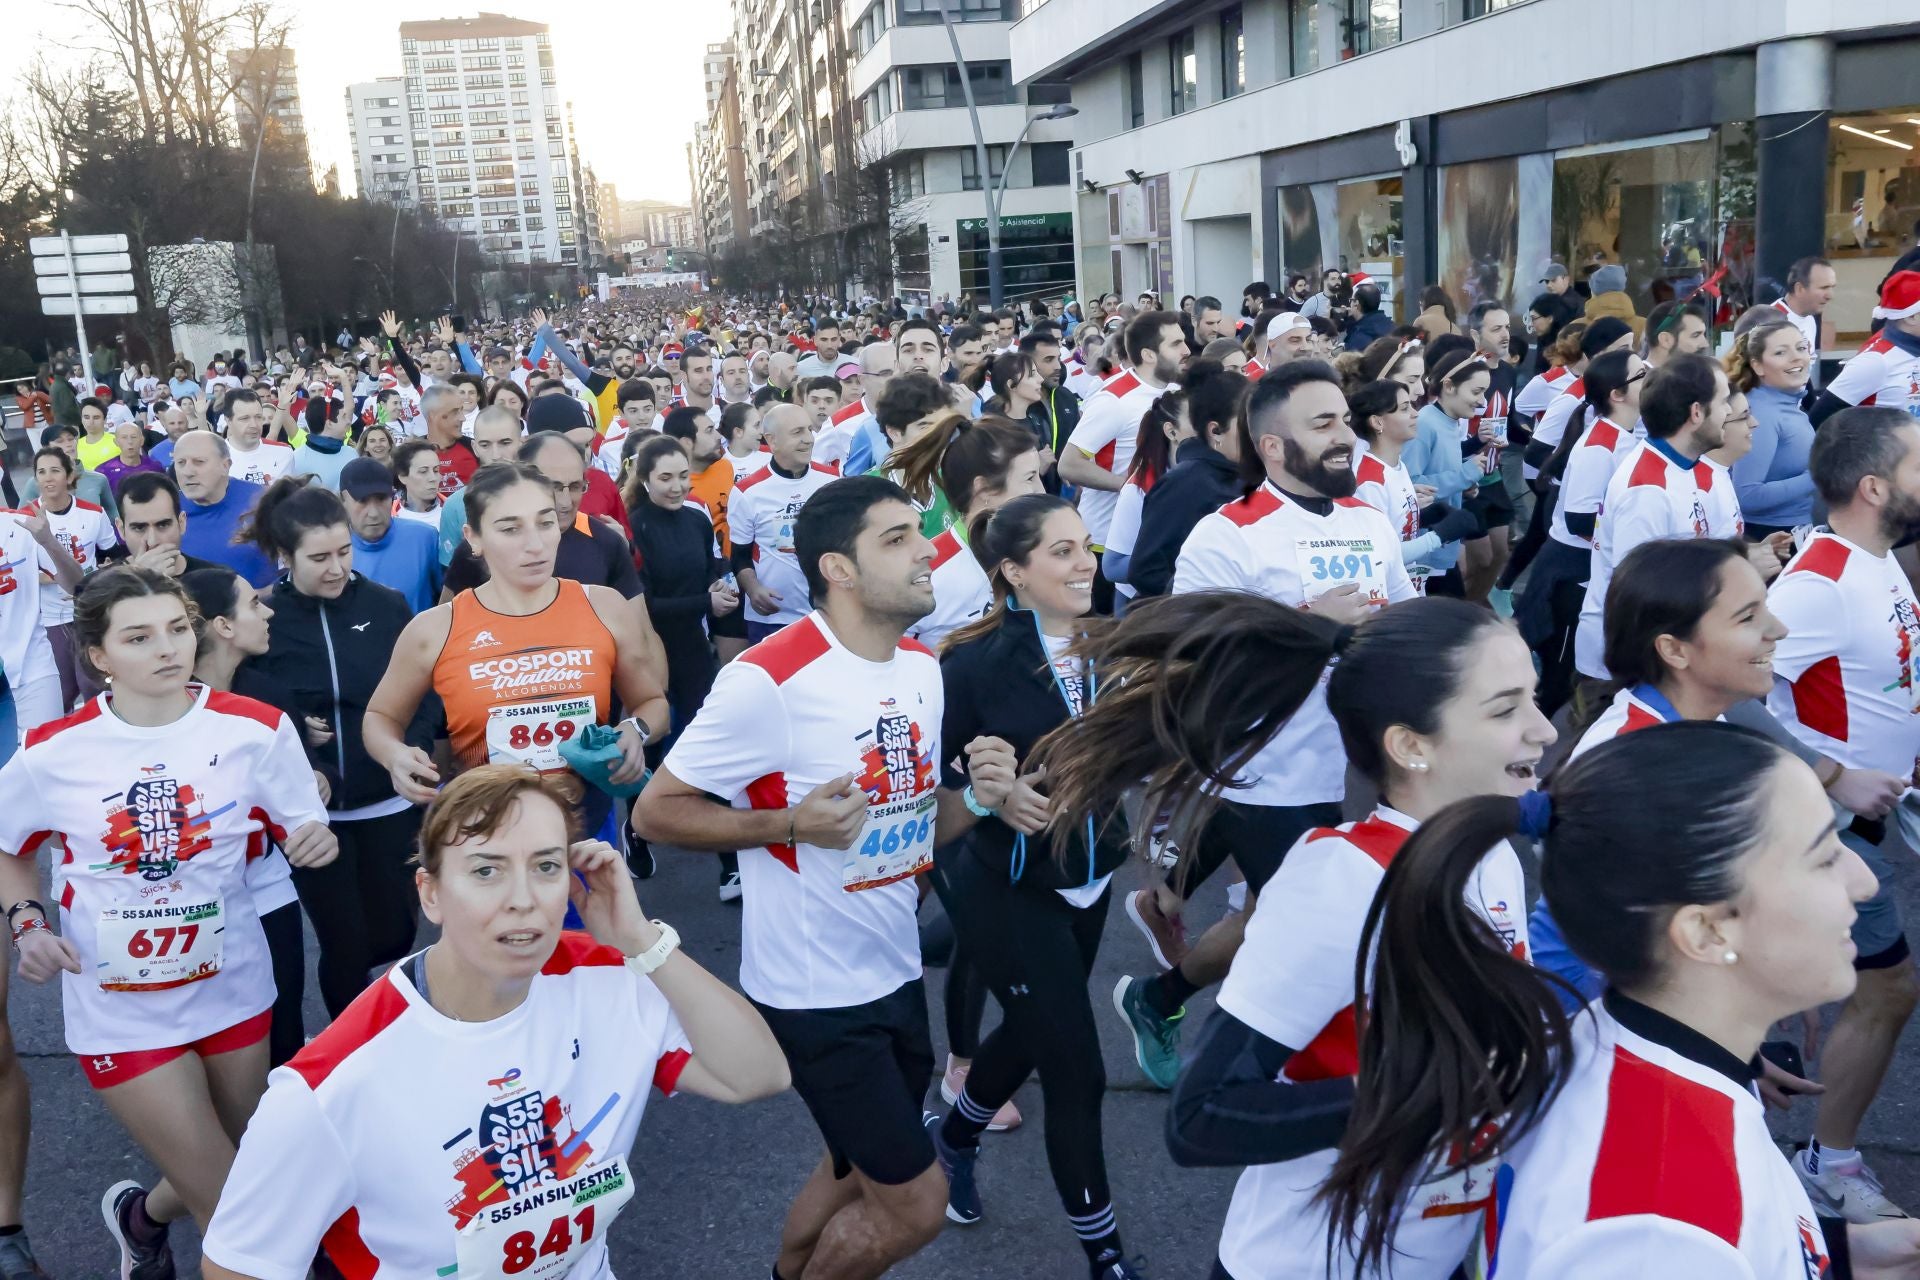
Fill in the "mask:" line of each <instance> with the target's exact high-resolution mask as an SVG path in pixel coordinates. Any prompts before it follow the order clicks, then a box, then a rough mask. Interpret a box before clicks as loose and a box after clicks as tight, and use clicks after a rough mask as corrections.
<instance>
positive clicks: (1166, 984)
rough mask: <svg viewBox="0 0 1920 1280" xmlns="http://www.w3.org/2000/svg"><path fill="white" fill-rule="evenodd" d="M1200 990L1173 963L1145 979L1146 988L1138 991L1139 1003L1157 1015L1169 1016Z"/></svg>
mask: <svg viewBox="0 0 1920 1280" xmlns="http://www.w3.org/2000/svg"><path fill="white" fill-rule="evenodd" d="M1198 990H1200V988H1199V987H1197V986H1195V985H1194V984H1193V983H1192V982H1189V981H1188V980H1187V975H1186V974H1184V973H1182V972H1181V971H1180V966H1179V965H1175V966H1174V967H1173V968H1171V969H1169V970H1167V971H1166V972H1165V973H1163V974H1161V975H1160V976H1159V977H1157V978H1149V979H1147V989H1146V990H1145V991H1142V992H1141V993H1140V1003H1141V1004H1144V1005H1145V1006H1147V1008H1148V1009H1150V1010H1152V1011H1153V1013H1154V1014H1155V1015H1156V1016H1157V1017H1161V1018H1171V1017H1173V1015H1174V1014H1176V1013H1179V1012H1180V1010H1182V1009H1183V1008H1185V1007H1186V1004H1187V1000H1188V998H1189V997H1191V996H1192V995H1193V994H1194V992H1196V991H1198Z"/></svg>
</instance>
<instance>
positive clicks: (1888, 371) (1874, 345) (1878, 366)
mask: <svg viewBox="0 0 1920 1280" xmlns="http://www.w3.org/2000/svg"><path fill="white" fill-rule="evenodd" d="M1873 317H1874V319H1876V320H1884V321H1885V322H1886V324H1885V325H1884V326H1883V327H1882V328H1881V330H1880V332H1879V333H1876V334H1874V335H1873V338H1872V339H1871V340H1870V341H1869V342H1868V343H1867V345H1866V346H1864V347H1862V348H1860V351H1859V353H1858V354H1856V355H1855V356H1854V357H1853V358H1852V359H1851V360H1849V361H1847V362H1846V364H1845V365H1843V366H1842V367H1841V369H1840V372H1839V373H1838V374H1836V375H1835V376H1834V379H1833V381H1832V382H1830V383H1828V384H1827V388H1826V390H1824V391H1822V392H1821V393H1820V398H1819V400H1817V401H1815V402H1814V406H1813V408H1812V410H1811V411H1809V413H1808V416H1809V417H1810V418H1811V419H1812V420H1813V425H1814V426H1816V427H1818V426H1820V425H1821V424H1822V423H1824V422H1825V421H1826V420H1827V419H1828V418H1830V417H1832V416H1833V415H1834V414H1836V413H1839V412H1840V411H1841V410H1842V409H1845V408H1847V407H1848V406H1850V405H1877V406H1880V407H1883V408H1891V409H1899V410H1900V411H1901V412H1903V413H1908V414H1914V415H1916V416H1920V271H1896V272H1894V273H1893V274H1892V275H1890V276H1888V277H1887V278H1886V279H1885V280H1884V281H1882V282H1881V285H1880V305H1879V306H1877V307H1875V308H1874V309H1873Z"/></svg>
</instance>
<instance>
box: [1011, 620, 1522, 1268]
mask: <svg viewBox="0 0 1920 1280" xmlns="http://www.w3.org/2000/svg"><path fill="white" fill-rule="evenodd" d="M1203 653H1204V655H1205V656H1204V658H1201V655H1202V654H1203ZM1093 654H1094V660H1095V661H1096V662H1097V663H1100V664H1102V666H1104V667H1105V669H1106V670H1107V671H1108V673H1109V675H1108V678H1109V680H1110V681H1121V680H1124V681H1125V687H1126V688H1127V689H1128V695H1127V698H1128V702H1129V703H1130V705H1129V706H1127V707H1126V708H1125V713H1124V714H1119V713H1116V712H1115V711H1112V710H1105V711H1101V710H1096V711H1095V712H1094V713H1092V714H1090V715H1089V716H1088V717H1087V718H1085V719H1084V720H1083V721H1081V722H1079V723H1076V724H1075V725H1074V727H1073V728H1072V729H1071V730H1067V731H1063V732H1062V733H1061V734H1058V735H1056V736H1055V737H1054V738H1053V739H1051V740H1050V741H1049V742H1048V743H1047V744H1046V746H1045V748H1044V750H1043V751H1042V753H1041V761H1040V763H1041V764H1042V765H1043V766H1044V767H1045V769H1046V771H1047V777H1048V783H1049V791H1050V793H1051V794H1052V795H1053V796H1054V797H1055V800H1056V802H1057V803H1058V804H1059V805H1060V807H1061V812H1062V814H1063V815H1064V817H1065V818H1066V819H1067V820H1069V821H1073V820H1078V819H1080V818H1081V817H1082V816H1083V815H1087V816H1090V815H1093V814H1098V813H1106V812H1110V811H1111V806H1113V805H1117V803H1118V796H1117V792H1118V790H1119V789H1120V788H1119V787H1118V786H1117V785H1116V784H1118V783H1119V781H1120V780H1121V779H1123V778H1135V777H1141V776H1149V775H1150V776H1152V777H1153V779H1154V783H1153V786H1152V788H1151V789H1150V793H1149V794H1148V796H1147V797H1146V808H1147V810H1148V811H1149V812H1151V811H1153V810H1154V809H1155V808H1158V807H1160V806H1161V805H1164V804H1166V803H1169V802H1174V801H1178V802H1181V803H1186V804H1199V805H1203V806H1204V805H1207V804H1211V803H1215V802H1218V801H1220V800H1221V799H1222V797H1223V796H1224V794H1226V793H1225V790H1224V788H1223V787H1222V786H1221V785H1220V783H1219V782H1217V781H1210V779H1221V778H1224V777H1228V776H1231V773H1232V769H1233V761H1234V760H1235V759H1237V758H1245V757H1246V756H1248V755H1249V754H1251V753H1254V752H1257V751H1259V750H1261V749H1262V748H1263V747H1264V746H1265V745H1267V744H1268V743H1270V742H1271V741H1272V740H1273V739H1274V737H1275V736H1276V735H1277V734H1280V733H1284V732H1285V731H1286V724H1287V722H1288V719H1289V717H1290V716H1293V715H1297V714H1299V711H1298V709H1299V708H1302V707H1303V706H1304V705H1308V701H1307V700H1308V699H1309V697H1311V696H1314V691H1316V690H1318V689H1320V688H1321V687H1322V684H1323V681H1324V688H1325V694H1324V697H1325V700H1326V701H1325V706H1326V708H1327V711H1328V713H1330V715H1331V718H1332V720H1333V722H1334V724H1335V725H1336V726H1337V727H1338V730H1339V734H1340V740H1341V742H1342V743H1343V744H1344V745H1345V746H1346V748H1347V754H1348V757H1349V758H1350V759H1351V761H1352V765H1353V767H1354V768H1355V769H1356V770H1358V771H1359V773H1360V774H1361V775H1362V777H1364V778H1365V779H1366V781H1367V782H1368V783H1369V784H1370V789H1372V790H1374V791H1375V792H1376V793H1377V794H1378V795H1379V796H1380V800H1379V803H1378V804H1377V805H1376V807H1375V808H1374V809H1373V811H1372V813H1371V814H1370V815H1369V816H1368V817H1367V818H1366V819H1365V820H1364V821H1361V822H1357V823H1349V824H1346V825H1342V826H1338V827H1327V828H1321V829H1318V830H1313V831H1309V832H1306V833H1304V834H1303V836H1302V838H1301V839H1300V841H1299V843H1297V844H1295V845H1294V847H1293V848H1292V850H1291V851H1288V852H1286V855H1285V860H1284V861H1282V862H1280V864H1279V869H1278V870H1277V871H1275V872H1274V873H1273V876H1272V878H1271V880H1270V881H1269V882H1268V885H1267V888H1266V889H1265V890H1264V891H1262V892H1261V893H1260V896H1259V899H1258V902H1257V903H1256V904H1255V905H1254V908H1253V910H1252V912H1251V919H1250V920H1249V921H1248V923H1247V926H1246V941H1245V943H1244V945H1243V946H1242V947H1241V949H1240V951H1239V954H1238V955H1237V956H1236V957H1235V959H1234V962H1233V967H1232V970H1231V971H1230V972H1229V974H1228V975H1227V978H1226V981H1225V983H1224V984H1223V985H1222V987H1221V989H1220V1012H1219V1013H1218V1014H1216V1015H1215V1017H1214V1019H1213V1021H1212V1022H1211V1023H1210V1024H1209V1025H1208V1027H1207V1031H1206V1036H1205V1039H1204V1040H1203V1042H1202V1044H1201V1046H1200V1048H1199V1050H1198V1052H1197V1053H1196V1054H1195V1055H1194V1057H1193V1058H1192V1059H1191V1060H1190V1061H1189V1062H1188V1064H1187V1065H1186V1069H1185V1070H1184V1071H1183V1072H1182V1074H1181V1077H1180V1082H1179V1084H1178V1086H1177V1088H1176V1091H1175V1094H1174V1099H1173V1109H1172V1111H1171V1112H1170V1115H1169V1126H1168V1140H1169V1144H1170V1146H1171V1147H1172V1150H1173V1153H1174V1156H1175V1158H1176V1159H1177V1160H1178V1161H1179V1162H1180V1163H1182V1164H1189V1165H1246V1166H1251V1167H1249V1168H1248V1169H1247V1170H1246V1172H1245V1173H1243V1174H1242V1175H1241V1178H1240V1182H1239V1185H1238V1186H1237V1187H1236V1188H1235V1191H1234V1196H1233V1203H1232V1207H1231V1208H1230V1209H1229V1210H1228V1214H1227V1220H1226V1225H1225V1227H1224V1229H1223V1231H1222V1233H1221V1240H1220V1262H1219V1264H1218V1266H1217V1267H1216V1270H1215V1273H1214V1274H1215V1275H1216V1276H1227V1277H1231V1278H1232V1280H1256V1278H1260V1277H1273V1278H1276V1280H1277V1278H1279V1277H1324V1276H1359V1275H1369V1276H1371V1275H1376V1274H1390V1275H1392V1276H1393V1277H1395V1278H1396V1280H1408V1278H1410V1277H1421V1276H1427V1277H1434V1278H1435V1280H1444V1278H1445V1277H1449V1276H1452V1275H1453V1274H1454V1273H1455V1269H1456V1268H1457V1267H1458V1266H1459V1265H1460V1264H1461V1262H1462V1260H1463V1259H1464V1258H1465V1257H1466V1255H1467V1253H1468V1252H1469V1250H1470V1249H1471V1248H1472V1245H1473V1241H1474V1237H1475V1234H1476V1228H1477V1227H1478V1226H1479V1218H1480V1215H1479V1213H1478V1212H1477V1207H1476V1206H1474V1205H1473V1204H1472V1201H1473V1199H1474V1198H1475V1197H1474V1195H1473V1194H1472V1193H1471V1192H1470V1191H1469V1189H1468V1188H1465V1187H1461V1186H1459V1185H1453V1186H1445V1185H1437V1186H1436V1185H1429V1186H1427V1187H1423V1188H1422V1195H1423V1202H1422V1203H1423V1208H1424V1210H1425V1212H1424V1213H1423V1215H1422V1218H1421V1220H1420V1221H1419V1222H1418V1223H1409V1224H1407V1225H1406V1226H1405V1227H1403V1228H1402V1229H1401V1230H1400V1232H1399V1233H1398V1234H1397V1236H1396V1237H1395V1239H1394V1241H1393V1244H1392V1249H1393V1254H1394V1257H1393V1265H1392V1267H1391V1269H1390V1271H1381V1272H1376V1271H1373V1270H1368V1269H1365V1268H1361V1267H1359V1266H1357V1265H1356V1264H1355V1262H1354V1260H1353V1259H1352V1257H1351V1256H1349V1254H1348V1251H1347V1250H1346V1249H1345V1248H1342V1247H1338V1246H1336V1249H1335V1253H1334V1256H1333V1257H1331V1258H1329V1257H1328V1256H1327V1223H1326V1218H1325V1215H1324V1210H1323V1209H1321V1208H1320V1207H1319V1206H1318V1205H1317V1204H1316V1203H1315V1197H1316V1193H1317V1192H1318V1190H1319V1188H1320V1186H1321V1185H1322V1183H1323V1182H1324V1180H1325V1178H1326V1175H1327V1173H1328V1171H1329V1170H1330V1169H1331V1168H1332V1165H1333V1153H1332V1152H1331V1151H1329V1150H1326V1149H1325V1148H1329V1147H1332V1146H1335V1145H1336V1144H1337V1143H1338V1142H1339V1139H1340V1121H1341V1119H1343V1110H1344V1107H1343V1104H1344V1102H1345V1100H1346V1098H1347V1097H1349V1096H1350V1095H1351V1083H1350V1077H1351V1075H1352V1072H1353V1069H1354V1055H1355V1050H1356V1048H1357V1045H1356V1031H1355V1021H1354V1013H1355V1010H1354V978H1353V974H1354V963H1355V958H1356V957H1357V956H1358V955H1361V954H1363V952H1362V949H1361V947H1360V945H1359V939H1360V934H1361V931H1362V928H1363V926H1364V924H1365V921H1366V917H1367V911H1368V907H1369V905H1370V904H1371V903H1372V901H1373V897H1374V892H1375V890H1376V889H1377V887H1378V885H1379V881H1380V876H1381V873H1382V871H1383V869H1384V868H1385V867H1386V866H1387V865H1388V864H1389V863H1390V862H1391V860H1392V859H1393V857H1394V856H1395V853H1396V852H1397V850H1398V849H1399V848H1400V847H1401V845H1402V843H1403V842H1404V841H1405V840H1406V839H1407V837H1408V835H1409V834H1410V833H1411V832H1413V831H1414V830H1416V829H1417V828H1418V826H1419V825H1420V824H1421V823H1422V822H1424V821H1426V820H1427V819H1428V818H1430V817H1431V816H1432V815H1433V814H1434V813H1436V812H1438V811H1439V810H1440V809H1441V808H1443V807H1444V806H1446V805H1447V804H1449V803H1451V802H1453V801H1454V800H1457V799H1460V798H1462V797H1466V796H1477V795H1506V796H1514V795H1519V794H1522V793H1524V792H1526V791H1529V790H1531V789H1532V787H1533V784H1534V777H1535V773H1536V770H1537V767H1538V765H1539V763H1540V760H1541V758H1542V756H1543V754H1544V753H1545V751H1546V749H1547V748H1548V747H1549V746H1551V745H1552V743H1553V740H1554V736H1555V735H1554V731H1553V728H1552V726H1551V725H1549V724H1548V723H1547V721H1546V719H1545V717H1543V716H1542V715H1541V714H1540V712H1539V711H1538V709H1537V708H1536V707H1535V706H1534V705H1533V700H1532V694H1533V673H1532V670H1531V665H1530V664H1529V663H1528V662H1527V659H1526V652H1525V649H1524V646H1523V645H1522V644H1521V642H1520V640H1519V637H1518V636H1517V635H1516V634H1515V633H1514V631H1513V629H1512V627H1511V626H1510V625H1509V624H1507V623H1506V622H1504V621H1502V620H1501V619H1499V618H1498V617H1497V616H1496V615H1494V614H1493V613H1492V612H1491V611H1488V610H1485V609H1480V608H1477V607H1473V606H1470V605H1467V604H1464V603H1462V602H1459V601H1454V600H1424V601H1418V602H1415V603H1413V604H1410V605H1408V606H1406V607H1405V608H1403V609H1399V608H1397V609H1389V610H1387V611H1385V612H1384V613H1382V614H1380V615H1378V616H1376V617H1374V618H1371V619H1369V620H1367V621H1365V622H1363V623H1361V624H1360V626H1359V628H1358V629H1357V630H1355V631H1353V632H1351V634H1348V633H1345V632H1343V631H1342V630H1341V629H1340V628H1338V627H1337V626H1335V625H1333V624H1331V623H1328V622H1325V621H1321V620H1316V619H1314V618H1312V617H1311V616H1303V615H1302V613H1301V611H1300V610H1298V609H1295V608H1292V607H1290V606H1288V605H1286V604H1283V603H1279V602H1275V601H1270V600H1264V599H1261V598H1259V597H1256V596H1250V595H1248V594H1246V593H1239V592H1235V593H1224V592H1223V593H1203V594H1199V595H1188V596H1176V597H1173V598H1171V599H1169V600H1166V601H1163V602H1158V603H1156V604H1154V605H1152V606H1150V607H1148V608H1144V609H1143V610H1142V611H1141V613H1140V614H1139V616H1137V617H1134V618H1130V619H1128V620H1127V621H1125V622H1123V623H1122V624H1121V625H1120V627H1118V628H1117V629H1116V630H1115V631H1114V632H1112V633H1111V634H1110V635H1108V636H1106V637H1104V638H1102V639H1101V640H1100V641H1098V642H1096V644H1095V645H1094V646H1093ZM1336 659H1337V660H1336ZM1329 663H1331V664H1332V671H1331V675H1330V676H1329V675H1327V674H1326V668H1327V667H1328V665H1329ZM1176 709H1177V710H1176ZM1170 713H1171V714H1170ZM1156 726H1169V727H1168V728H1164V729H1162V728H1156ZM1187 726H1192V727H1191V728H1188V727H1187ZM1462 889H1464V896H1465V898H1466V900H1467V902H1468V904H1469V905H1470V906H1472V907H1473V908H1474V910H1475V911H1476V913H1477V914H1478V915H1479V916H1480V917H1481V918H1482V919H1483V920H1484V921H1485V923H1486V924H1487V925H1489V926H1491V927H1492V928H1493V929H1495V930H1497V931H1499V933H1500V935H1501V937H1502V940H1503V942H1504V943H1505V945H1507V946H1508V947H1510V948H1512V949H1513V951H1514V953H1515V954H1517V955H1521V956H1524V955H1525V954H1526V945H1527V938H1526V932H1525V928H1526V925H1525V920H1524V918H1523V915H1522V912H1521V911H1520V904H1521V903H1522V902H1524V900H1525V898H1524V895H1525V892H1526V889H1525V883H1524V878H1523V876H1522V873H1521V868H1520V862H1519V859H1518V857H1516V856H1515V854H1514V851H1513V849H1512V847H1511V846H1509V845H1507V844H1506V843H1504V842H1498V841H1490V842H1488V844H1487V846H1486V853H1485V856H1484V858H1483V859H1482V860H1481V861H1480V863H1479V864H1478V865H1477V866H1476V867H1473V868H1471V869H1470V870H1469V873H1468V875H1467V877H1466V883H1465V884H1464V885H1463V886H1460V887H1456V888H1455V889H1454V890H1453V892H1455V893H1460V892H1461V891H1462ZM1307 1125H1310V1126H1312V1127H1314V1128H1316V1129H1317V1130H1318V1131H1319V1133H1320V1138H1319V1140H1318V1141H1317V1142H1315V1143H1314V1144H1312V1145H1303V1144H1302V1143H1301V1142H1300V1134H1299V1132H1298V1129H1299V1128H1301V1127H1303V1126H1307Z"/></svg>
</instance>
